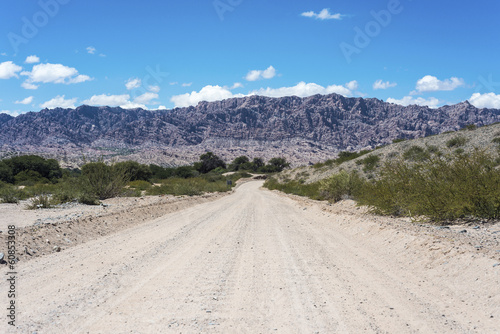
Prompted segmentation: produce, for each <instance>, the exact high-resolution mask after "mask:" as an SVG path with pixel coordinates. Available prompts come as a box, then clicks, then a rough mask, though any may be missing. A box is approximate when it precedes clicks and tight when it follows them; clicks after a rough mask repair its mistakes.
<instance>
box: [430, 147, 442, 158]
mask: <svg viewBox="0 0 500 334" xmlns="http://www.w3.org/2000/svg"><path fill="white" fill-rule="evenodd" d="M427 152H429V154H435V155H437V156H440V155H442V153H441V151H440V150H439V147H437V146H436V145H427Z"/></svg>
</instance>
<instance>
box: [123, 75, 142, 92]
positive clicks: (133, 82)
mask: <svg viewBox="0 0 500 334" xmlns="http://www.w3.org/2000/svg"><path fill="white" fill-rule="evenodd" d="M141 85H142V81H141V79H139V78H130V79H128V80H127V82H126V83H125V87H127V89H128V90H132V89H135V88H139V87H141Z"/></svg>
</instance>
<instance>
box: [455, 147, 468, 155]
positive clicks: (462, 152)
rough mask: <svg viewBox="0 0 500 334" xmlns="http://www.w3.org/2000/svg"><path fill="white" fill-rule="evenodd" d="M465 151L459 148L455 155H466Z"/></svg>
mask: <svg viewBox="0 0 500 334" xmlns="http://www.w3.org/2000/svg"><path fill="white" fill-rule="evenodd" d="M464 152H465V150H464V149H463V148H457V149H456V150H455V151H454V153H455V154H457V155H459V154H464Z"/></svg>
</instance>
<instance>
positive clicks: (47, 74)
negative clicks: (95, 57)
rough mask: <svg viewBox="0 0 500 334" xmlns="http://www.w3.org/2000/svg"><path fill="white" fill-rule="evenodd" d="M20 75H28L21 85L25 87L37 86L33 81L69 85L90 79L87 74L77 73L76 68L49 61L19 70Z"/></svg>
mask: <svg viewBox="0 0 500 334" xmlns="http://www.w3.org/2000/svg"><path fill="white" fill-rule="evenodd" d="M21 75H24V76H27V77H28V79H26V81H25V84H24V85H22V86H23V87H24V88H26V89H36V88H38V87H37V86H36V85H35V83H39V82H40V83H58V84H66V85H69V84H75V83H80V82H85V81H89V80H92V78H90V77H89V76H88V75H83V74H79V73H78V71H77V70H76V68H73V67H68V66H64V65H62V64H50V63H47V64H38V65H35V66H33V69H32V70H31V71H24V72H21ZM35 87H36V88H35Z"/></svg>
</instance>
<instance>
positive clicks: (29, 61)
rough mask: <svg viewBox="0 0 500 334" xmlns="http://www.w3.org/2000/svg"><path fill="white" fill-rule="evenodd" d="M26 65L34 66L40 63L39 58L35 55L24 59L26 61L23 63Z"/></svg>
mask: <svg viewBox="0 0 500 334" xmlns="http://www.w3.org/2000/svg"><path fill="white" fill-rule="evenodd" d="M24 62H25V63H26V64H36V63H39V62H40V58H38V57H37V56H35V55H31V56H28V57H26V60H25V61H24Z"/></svg>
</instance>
